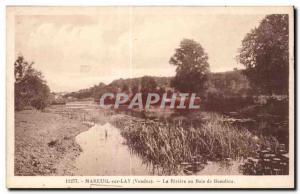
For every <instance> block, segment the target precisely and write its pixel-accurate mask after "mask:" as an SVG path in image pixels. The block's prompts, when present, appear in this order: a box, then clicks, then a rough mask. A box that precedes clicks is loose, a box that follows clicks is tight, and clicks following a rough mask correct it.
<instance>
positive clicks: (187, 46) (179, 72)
mask: <svg viewBox="0 0 300 194" xmlns="http://www.w3.org/2000/svg"><path fill="white" fill-rule="evenodd" d="M169 63H170V64H172V65H175V66H176V75H175V77H174V79H173V80H172V81H171V86H172V87H175V89H177V90H179V91H180V92H196V93H201V92H202V91H203V89H204V84H205V82H206V81H207V79H208V73H209V64H208V55H207V54H206V53H205V51H204V49H203V48H202V46H201V45H200V44H199V43H197V42H196V41H194V40H191V39H184V40H182V41H181V43H180V46H179V48H177V49H176V52H175V54H174V55H173V56H172V57H171V58H170V61H169Z"/></svg>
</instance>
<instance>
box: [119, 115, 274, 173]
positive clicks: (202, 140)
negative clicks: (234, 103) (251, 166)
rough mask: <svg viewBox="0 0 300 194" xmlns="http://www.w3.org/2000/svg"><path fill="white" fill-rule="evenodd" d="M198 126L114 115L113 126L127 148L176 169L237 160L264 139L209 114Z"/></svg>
mask: <svg viewBox="0 0 300 194" xmlns="http://www.w3.org/2000/svg"><path fill="white" fill-rule="evenodd" d="M208 116H209V118H208V119H206V120H205V121H204V122H203V123H202V124H201V125H200V126H197V127H195V126H193V125H184V124H183V123H182V122H177V123H170V122H155V121H152V120H145V119H140V118H135V117H130V116H124V115H121V116H118V117H115V119H114V124H115V125H116V127H118V128H119V129H120V130H121V134H122V136H124V137H125V139H126V140H127V143H128V145H129V146H130V147H131V148H132V149H133V150H134V151H135V152H136V153H138V154H139V155H141V156H142V157H143V158H145V159H147V160H148V161H150V162H151V163H152V164H155V165H159V166H161V167H163V168H168V169H173V170H175V169H177V166H178V165H179V164H180V163H182V162H191V161H193V158H195V157H197V158H199V157H200V158H203V159H206V160H223V159H226V158H232V159H239V158H242V157H247V156H251V154H253V153H254V152H255V150H257V149H259V147H261V146H263V145H265V144H270V142H268V140H267V139H265V138H259V137H256V136H254V135H252V134H251V133H250V132H249V131H248V130H246V129H243V128H237V127H234V126H232V125H230V124H228V123H224V122H222V120H223V118H222V116H220V115H218V114H209V115H208Z"/></svg>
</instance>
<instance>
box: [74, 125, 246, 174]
mask: <svg viewBox="0 0 300 194" xmlns="http://www.w3.org/2000/svg"><path fill="white" fill-rule="evenodd" d="M76 142H77V143H78V144H79V145H80V147H81V148H82V153H81V154H80V156H79V157H78V158H77V159H76V163H75V166H76V168H77V172H75V174H76V175H79V176H80V175H81V176H106V175H107V176H130V175H155V174H157V173H155V171H153V168H151V167H150V166H151V165H147V164H146V163H143V161H142V159H141V158H139V157H138V156H137V155H136V154H135V153H133V152H131V151H130V149H129V147H128V146H127V145H126V143H125V142H126V140H125V139H124V138H123V137H122V136H121V134H120V131H119V129H117V128H116V127H114V126H113V125H111V124H109V123H106V124H104V125H100V124H95V125H94V126H93V127H91V128H90V129H89V130H88V131H85V132H82V133H80V134H79V135H78V136H76ZM238 166H239V163H237V162H231V164H230V165H224V164H222V163H217V162H208V164H207V165H206V166H205V167H204V169H203V170H201V171H200V172H198V173H197V174H195V175H229V174H233V175H237V174H240V173H239V172H238ZM179 175H185V174H184V173H183V172H182V173H180V174H179Z"/></svg>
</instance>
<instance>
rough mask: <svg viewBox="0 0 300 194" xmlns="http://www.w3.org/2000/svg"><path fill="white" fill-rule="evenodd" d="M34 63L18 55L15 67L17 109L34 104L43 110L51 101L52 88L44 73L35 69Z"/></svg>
mask: <svg viewBox="0 0 300 194" xmlns="http://www.w3.org/2000/svg"><path fill="white" fill-rule="evenodd" d="M33 64H34V63H33V62H32V63H30V64H29V63H28V62H27V61H25V59H24V58H23V56H18V57H17V60H16V62H15V64H14V67H15V109H16V110H22V109H24V107H25V106H33V107H35V108H36V109H38V110H43V109H44V108H45V107H46V106H47V105H48V103H49V96H50V89H49V87H48V86H47V84H46V82H45V81H44V79H43V76H42V73H41V72H39V71H37V70H35V69H34V68H33V67H32V66H33Z"/></svg>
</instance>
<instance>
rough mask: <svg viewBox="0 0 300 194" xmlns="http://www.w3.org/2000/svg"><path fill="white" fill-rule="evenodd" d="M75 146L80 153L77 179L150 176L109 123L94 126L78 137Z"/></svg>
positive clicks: (77, 164)
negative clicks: (79, 149)
mask: <svg viewBox="0 0 300 194" xmlns="http://www.w3.org/2000/svg"><path fill="white" fill-rule="evenodd" d="M76 142H77V143H78V144H79V145H80V146H81V148H82V150H83V152H82V153H81V154H80V156H79V157H78V158H77V159H76V164H75V166H76V167H77V169H78V170H77V171H78V172H76V173H75V174H76V175H85V176H97V175H98V176H105V175H110V176H114V175H115V176H122V175H149V174H151V173H150V172H149V170H148V169H147V165H146V164H143V163H142V160H141V159H140V158H139V157H138V156H136V155H135V154H133V153H132V152H130V150H129V148H128V146H127V145H126V144H125V139H124V138H123V137H122V136H121V134H120V132H119V130H118V129H117V128H115V127H114V126H112V125H111V124H109V123H106V124H104V125H98V124H96V125H94V126H93V127H91V128H90V129H89V130H88V131H85V132H83V133H81V134H79V135H78V136H77V137H76Z"/></svg>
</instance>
